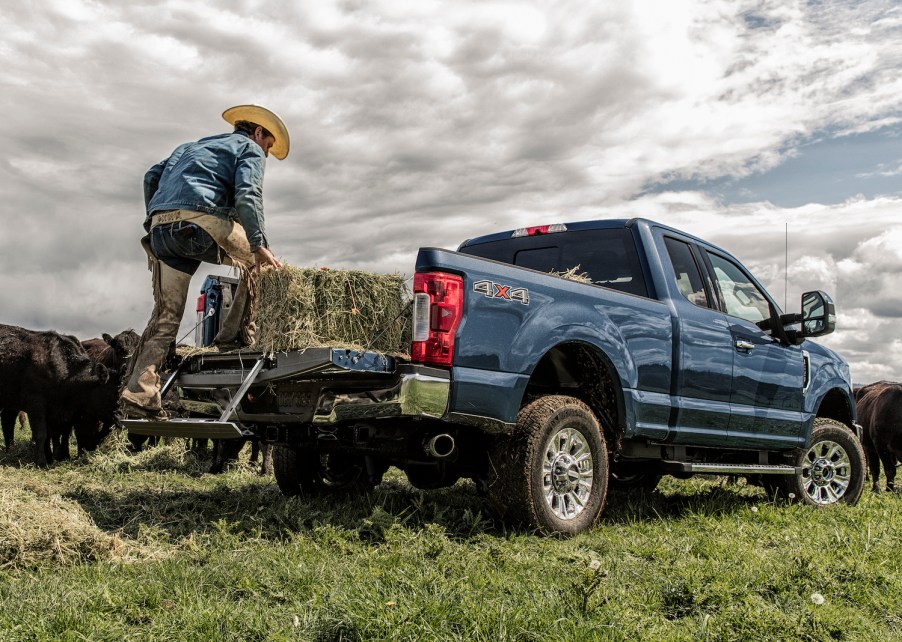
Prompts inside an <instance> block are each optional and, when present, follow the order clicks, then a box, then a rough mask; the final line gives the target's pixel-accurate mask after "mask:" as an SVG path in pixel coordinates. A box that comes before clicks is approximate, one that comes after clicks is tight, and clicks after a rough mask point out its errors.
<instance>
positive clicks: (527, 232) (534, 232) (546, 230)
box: [511, 223, 567, 238]
mask: <svg viewBox="0 0 902 642" xmlns="http://www.w3.org/2000/svg"><path fill="white" fill-rule="evenodd" d="M566 231H567V226H566V225H564V224H563V223H554V224H553V225H537V226H535V227H521V228H520V229H517V230H514V233H513V234H511V238H518V237H520V236H539V235H540V234H554V233H555V232H566Z"/></svg>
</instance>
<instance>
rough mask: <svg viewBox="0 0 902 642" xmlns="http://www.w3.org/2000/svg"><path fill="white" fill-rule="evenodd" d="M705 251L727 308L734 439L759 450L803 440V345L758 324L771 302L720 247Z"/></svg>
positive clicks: (768, 309) (766, 314)
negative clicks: (789, 343) (779, 337)
mask: <svg viewBox="0 0 902 642" xmlns="http://www.w3.org/2000/svg"><path fill="white" fill-rule="evenodd" d="M703 252H704V254H705V258H706V260H707V262H708V267H709V269H710V271H711V275H712V278H713V280H714V282H715V286H716V287H717V289H718V291H719V295H720V297H721V301H722V304H723V307H724V310H725V312H726V318H727V320H728V323H729V330H730V335H731V340H732V346H733V377H732V390H731V394H730V406H731V415H730V438H731V440H732V441H733V443H734V444H735V445H736V446H739V447H747V448H760V449H765V448H774V449H782V448H789V447H794V446H797V445H800V443H801V434H802V409H803V405H802V404H803V392H802V389H803V387H804V361H803V356H802V349H801V348H800V347H799V346H787V345H784V344H782V343H780V342H779V341H778V340H776V339H775V338H774V337H772V336H771V335H770V334H769V333H767V332H765V331H763V330H761V328H759V327H758V325H756V323H757V322H759V321H762V320H764V319H768V318H770V302H769V300H768V297H767V295H766V294H765V293H764V290H763V289H762V288H761V287H760V286H758V285H757V283H755V281H754V279H752V277H751V276H749V274H748V273H747V272H746V271H745V269H743V268H742V266H740V265H738V264H737V263H735V262H733V261H732V260H730V259H728V258H727V257H725V256H722V255H720V254H717V253H715V252H711V251H708V250H703ZM737 440H738V441H737Z"/></svg>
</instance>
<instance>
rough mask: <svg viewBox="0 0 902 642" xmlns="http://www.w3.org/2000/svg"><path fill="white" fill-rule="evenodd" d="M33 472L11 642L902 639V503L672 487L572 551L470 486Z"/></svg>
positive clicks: (11, 483) (16, 549) (148, 465)
mask: <svg viewBox="0 0 902 642" xmlns="http://www.w3.org/2000/svg"><path fill="white" fill-rule="evenodd" d="M20 438H21V439H24V436H23V437H20ZM30 460H31V458H30V452H29V449H28V445H27V443H26V442H25V441H19V442H17V443H16V447H15V448H14V450H13V451H12V452H11V453H9V454H7V455H6V456H4V457H2V458H0V505H2V509H0V640H3V641H6V640H314V641H332V640H335V641H337V640H902V495H895V496H893V495H889V494H886V493H884V494H881V495H875V494H872V493H871V492H870V491H866V492H865V494H864V496H863V498H862V501H861V502H860V503H859V505H858V506H855V507H837V508H834V509H829V510H816V509H812V508H808V507H804V506H795V505H786V504H778V505H777V504H774V503H773V502H770V501H769V500H768V498H767V497H765V495H764V493H763V491H761V490H760V489H758V488H755V487H750V486H746V485H744V484H738V485H728V484H727V483H726V482H725V481H723V480H715V479H693V480H689V481H677V480H672V479H667V478H665V481H664V482H662V484H661V486H660V488H659V490H658V491H657V492H655V493H654V494H652V495H647V496H645V495H641V494H623V493H613V494H611V495H610V496H609V503H608V508H607V510H606V511H605V513H604V515H603V518H602V520H601V522H600V523H599V524H598V525H597V526H596V527H595V528H594V529H593V530H592V531H591V532H588V533H586V534H583V535H580V536H578V537H573V538H569V539H565V538H553V537H542V536H538V535H534V534H531V533H526V532H517V531H510V530H507V529H505V527H504V526H503V525H502V524H500V523H498V522H496V521H494V520H493V519H492V517H491V515H490V513H489V512H488V505H487V503H486V501H485V500H484V499H483V498H482V497H480V496H479V494H478V493H477V491H476V489H475V487H474V486H473V485H472V484H470V483H463V482H462V483H459V484H458V485H457V486H455V487H454V488H452V489H447V490H442V491H429V492H423V491H418V490H416V489H413V488H411V487H410V486H408V485H407V484H406V482H405V481H404V479H403V476H401V475H399V474H396V475H394V476H392V475H391V474H390V475H389V479H388V480H387V481H386V482H385V483H383V484H382V485H381V486H380V487H378V488H377V489H376V490H375V491H374V492H373V493H372V494H370V495H368V496H366V497H357V498H347V499H336V498H332V499H315V498H285V497H282V496H281V495H280V493H279V491H278V489H277V487H276V485H275V483H274V481H273V480H271V479H263V478H261V477H259V476H258V475H257V474H256V472H255V471H254V469H253V468H252V467H251V465H250V464H248V463H247V462H246V461H244V462H239V464H237V465H236V466H233V468H232V469H231V470H230V471H229V472H228V473H226V474H224V475H220V476H211V475H208V474H205V473H204V472H203V471H204V470H205V469H206V467H207V466H208V462H206V461H203V460H198V459H197V458H196V457H195V456H194V455H191V454H185V453H184V452H183V451H182V448H181V447H179V446H176V445H172V446H165V447H159V448H156V449H153V450H150V451H147V452H144V453H141V454H139V455H128V454H127V453H126V452H125V449H124V444H123V441H122V440H121V439H113V440H112V443H110V444H107V445H106V446H105V447H104V449H103V450H102V451H101V452H98V453H95V454H93V455H91V456H90V457H86V458H82V459H80V460H76V461H73V462H70V463H66V464H61V465H56V466H54V467H53V468H52V469H51V470H49V471H45V470H37V469H35V468H33V467H32V466H31V464H30V463H28V462H30Z"/></svg>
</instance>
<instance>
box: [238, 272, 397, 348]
mask: <svg viewBox="0 0 902 642" xmlns="http://www.w3.org/2000/svg"><path fill="white" fill-rule="evenodd" d="M253 279H254V282H253V285H252V287H253V288H254V289H255V290H256V296H257V301H256V314H255V319H256V323H257V338H256V343H255V345H254V348H255V349H257V350H263V351H264V352H284V351H287V350H303V349H305V348H313V347H321V346H333V347H344V348H351V349H358V350H362V349H367V350H375V351H377V352H384V353H387V354H395V355H404V354H405V353H406V352H407V350H408V346H409V342H410V309H411V306H410V294H409V291H408V288H407V286H406V285H405V280H404V277H402V276H400V275H398V274H378V273H373V272H363V271H359V270H331V269H325V268H299V267H295V266H291V265H283V266H282V268H281V269H278V270H273V269H266V270H262V271H261V272H258V273H255V274H254V276H253Z"/></svg>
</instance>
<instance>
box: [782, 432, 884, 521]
mask: <svg viewBox="0 0 902 642" xmlns="http://www.w3.org/2000/svg"><path fill="white" fill-rule="evenodd" d="M865 462H866V460H865V456H864V450H863V449H862V447H861V443H860V442H859V441H858V438H857V437H856V436H855V435H854V434H853V433H852V431H851V430H850V429H849V428H848V427H847V426H846V425H844V424H842V423H840V422H838V421H836V420H834V419H826V418H823V417H822V418H818V419H815V420H814V427H813V428H812V430H811V446H810V447H809V448H808V449H807V450H805V451H802V452H801V453H799V455H798V457H797V459H796V461H795V466H796V467H797V468H799V469H800V471H801V472H799V473H797V474H795V475H791V476H786V477H784V478H783V479H781V484H780V486H781V488H780V490H782V491H783V492H785V493H786V494H787V495H788V496H790V497H791V496H793V495H794V496H795V499H796V500H798V501H802V502H804V503H805V504H809V505H811V506H829V505H832V504H839V503H844V504H855V503H856V502H858V499H859V497H861V491H862V489H863V488H864V471H865Z"/></svg>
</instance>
